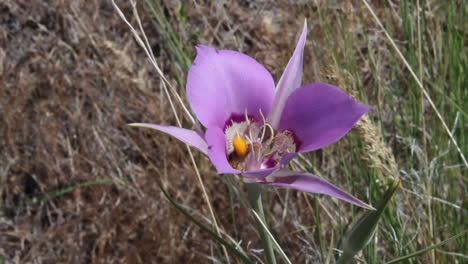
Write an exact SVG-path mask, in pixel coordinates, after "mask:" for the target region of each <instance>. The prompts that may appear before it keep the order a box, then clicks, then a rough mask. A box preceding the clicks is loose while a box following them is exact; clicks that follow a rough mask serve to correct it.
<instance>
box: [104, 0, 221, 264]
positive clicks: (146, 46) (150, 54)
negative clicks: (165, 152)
mask: <svg viewBox="0 0 468 264" xmlns="http://www.w3.org/2000/svg"><path fill="white" fill-rule="evenodd" d="M130 3H131V5H132V9H133V14H134V16H135V18H136V19H137V23H138V26H139V29H140V31H141V34H142V35H143V38H144V41H143V40H142V38H141V37H140V35H139V34H138V32H137V31H136V30H135V28H134V27H133V26H132V25H131V23H130V22H129V21H128V20H127V18H126V17H125V15H124V14H123V12H122V11H121V10H120V8H119V7H118V6H117V4H116V3H115V1H114V0H112V4H113V5H114V8H115V9H116V10H117V12H118V14H119V16H120V17H121V18H122V19H123V20H124V22H125V23H126V24H127V25H128V26H129V27H130V30H131V31H132V33H133V35H134V37H135V39H136V40H137V42H138V43H139V44H140V46H141V47H142V48H143V49H144V51H145V52H146V54H147V56H148V58H149V59H150V61H151V63H152V64H153V66H154V67H155V69H156V71H157V72H158V74H159V76H160V78H161V79H162V80H163V82H162V84H163V88H164V89H163V90H164V92H165V94H166V97H167V98H168V100H169V104H170V105H171V109H172V112H173V114H174V116H175V118H176V122H177V125H178V126H179V127H182V123H181V121H180V119H179V117H178V115H177V111H176V109H175V106H174V104H173V102H172V99H171V96H170V94H169V91H168V89H167V86H166V84H167V85H168V86H169V87H170V88H171V90H172V91H173V92H174V91H175V89H174V88H173V87H172V85H171V83H170V82H169V80H167V79H166V77H165V76H164V73H163V72H162V71H161V69H160V68H159V66H158V64H157V62H156V58H155V57H154V55H153V52H152V50H151V47H150V46H149V42H148V38H147V37H146V34H145V32H144V30H143V26H142V23H141V19H140V16H139V15H138V11H137V9H136V2H135V1H134V0H131V1H130ZM175 97H176V98H177V99H178V101H179V103H180V104H181V105H182V107H183V109H184V111H185V113H186V114H187V116H188V118H189V119H190V120H191V121H192V123H193V124H194V125H195V126H196V127H197V128H198V126H197V124H196V122H195V120H194V119H193V117H192V116H191V115H190V112H189V111H188V109H187V108H186V107H185V104H183V102H182V100H181V98H180V96H179V95H178V94H177V96H175ZM186 147H187V151H188V153H189V156H190V160H191V162H192V165H193V167H194V169H195V173H196V175H197V180H198V182H199V184H200V187H201V189H202V193H203V197H204V199H205V201H206V203H207V205H208V211H209V212H210V215H211V218H212V221H213V227H214V229H215V231H216V233H217V235H219V236H221V232H220V230H219V226H218V223H217V220H216V217H215V214H214V211H213V208H212V207H211V202H210V198H209V196H208V193H207V191H206V188H205V185H204V183H203V180H202V178H201V175H200V171H199V170H198V167H197V164H196V162H195V159H194V157H193V153H192V151H191V149H190V147H189V146H188V145H186ZM221 247H222V249H223V253H224V255H225V257H226V260H227V262H228V263H230V259H229V254H228V253H227V249H226V247H225V246H224V245H221Z"/></svg>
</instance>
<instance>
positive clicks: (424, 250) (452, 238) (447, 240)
mask: <svg viewBox="0 0 468 264" xmlns="http://www.w3.org/2000/svg"><path fill="white" fill-rule="evenodd" d="M466 232H468V229H467V230H465V231H463V232H461V233H459V234H457V235H454V236H453V237H451V238H448V239H446V240H444V241H442V242H440V243H437V244H435V245H432V246H430V247H427V248H424V249H421V250H418V251H416V252H414V253H412V254H409V255H406V256H404V257H400V258H396V259H394V260H391V261H389V262H385V263H384V264H391V263H397V262H400V261H403V260H407V259H409V258H412V257H415V256H418V255H421V254H424V253H426V252H428V251H431V250H433V249H435V248H438V247H440V246H443V245H445V244H447V243H448V242H450V241H452V240H454V239H457V238H459V237H461V236H463V235H464V234H466Z"/></svg>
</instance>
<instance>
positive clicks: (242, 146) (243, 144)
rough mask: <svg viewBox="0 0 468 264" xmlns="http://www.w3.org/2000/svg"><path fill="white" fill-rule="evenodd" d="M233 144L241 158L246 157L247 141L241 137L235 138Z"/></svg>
mask: <svg viewBox="0 0 468 264" xmlns="http://www.w3.org/2000/svg"><path fill="white" fill-rule="evenodd" d="M232 144H233V145H234V151H236V154H237V155H238V156H239V157H242V158H243V157H245V156H246V155H247V152H248V150H249V149H248V146H247V141H246V140H245V138H244V137H241V136H235V137H234V139H233V141H232Z"/></svg>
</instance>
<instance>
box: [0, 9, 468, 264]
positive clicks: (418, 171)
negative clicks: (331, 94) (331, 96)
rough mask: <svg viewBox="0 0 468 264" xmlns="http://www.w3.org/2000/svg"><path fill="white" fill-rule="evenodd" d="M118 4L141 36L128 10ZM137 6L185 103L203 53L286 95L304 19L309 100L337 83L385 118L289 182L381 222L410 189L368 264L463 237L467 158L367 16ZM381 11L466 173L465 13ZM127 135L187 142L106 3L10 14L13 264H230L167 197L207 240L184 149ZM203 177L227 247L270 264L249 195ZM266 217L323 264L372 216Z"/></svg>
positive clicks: (7, 177)
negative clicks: (258, 66) (325, 185)
mask: <svg viewBox="0 0 468 264" xmlns="http://www.w3.org/2000/svg"><path fill="white" fill-rule="evenodd" d="M117 3H118V4H119V6H120V7H121V8H122V10H123V12H124V13H125V14H126V15H127V16H128V17H130V20H131V22H132V23H135V20H134V18H132V8H131V5H130V4H129V2H128V1H125V0H121V1H117ZM137 3H138V4H137V7H138V10H139V13H140V15H141V18H142V22H143V28H144V29H145V31H146V33H147V35H148V38H149V42H150V45H151V47H152V50H153V52H154V53H155V56H156V58H157V60H158V62H159V64H160V67H161V68H162V70H163V71H164V73H165V75H166V77H167V78H168V79H169V80H170V81H171V82H173V84H174V85H175V86H176V87H177V88H178V91H179V93H180V94H182V95H183V94H184V85H185V78H186V73H187V71H188V69H189V67H190V65H191V62H192V60H193V58H194V56H195V49H194V46H195V45H196V44H199V43H202V44H207V45H212V46H215V47H217V48H223V49H233V50H239V51H242V52H244V53H246V54H248V55H250V56H252V57H254V58H256V59H257V60H258V61H259V62H261V63H262V64H264V65H265V67H266V68H267V69H268V70H270V72H271V73H272V74H273V76H274V78H275V80H278V78H279V77H280V75H281V73H282V70H283V69H284V67H285V65H286V63H287V61H288V59H289V56H290V55H291V54H292V51H293V49H294V46H295V43H296V40H297V37H298V35H299V33H300V31H301V29H302V24H303V21H304V19H307V21H308V24H309V37H308V41H307V44H306V49H305V62H304V80H303V82H304V83H309V82H313V81H325V82H330V83H334V84H336V85H339V86H340V87H341V88H343V89H344V90H346V91H348V92H350V93H352V94H353V95H354V96H355V97H356V98H357V99H358V100H360V101H361V102H365V103H367V104H370V105H372V106H374V110H373V111H371V112H370V113H369V114H367V119H366V120H364V121H363V122H361V123H360V124H359V125H358V126H357V127H356V128H355V129H353V130H352V131H351V132H350V133H349V134H348V135H347V136H346V137H345V138H344V139H343V140H341V141H339V142H338V143H336V144H334V145H332V146H329V147H327V148H325V149H322V150H319V151H316V152H313V153H309V154H307V155H304V156H302V157H300V158H298V159H297V161H296V162H295V163H294V164H292V165H291V166H296V167H299V168H300V169H305V170H308V171H310V172H312V173H315V174H317V175H320V176H321V177H324V178H326V179H328V180H330V181H331V182H333V183H335V184H336V185H338V186H340V187H342V188H344V189H346V190H348V191H349V192H350V193H352V194H354V195H356V196H357V197H359V198H361V199H362V200H364V201H366V202H369V203H371V204H373V203H376V202H377V201H378V200H379V199H380V198H381V197H382V195H383V193H384V192H385V189H386V187H387V186H386V184H387V183H388V182H389V179H391V178H392V177H396V176H397V175H395V169H396V171H397V172H396V174H399V176H400V178H401V181H402V184H401V188H400V189H399V191H397V193H396V195H395V197H394V198H393V200H392V201H391V202H390V204H389V205H388V208H387V209H386V210H385V212H384V214H383V216H382V219H381V221H380V225H379V228H378V230H377V232H376V235H375V236H374V238H373V239H372V240H371V241H370V243H369V245H368V247H367V248H366V249H365V250H363V251H362V252H361V253H360V254H359V255H358V256H357V259H358V260H357V261H358V262H359V263H383V262H385V261H390V260H392V259H395V258H397V257H400V256H404V255H407V254H411V253H413V252H415V251H417V250H419V249H423V248H426V247H429V246H431V245H433V244H436V243H438V242H441V241H443V240H445V239H447V238H449V237H451V236H453V235H456V234H459V233H461V232H463V231H464V230H465V229H466V228H467V224H466V216H467V210H468V208H467V203H466V189H467V186H466V181H467V178H466V173H467V168H466V166H465V165H464V164H463V160H462V159H461V155H460V153H459V152H457V150H456V148H455V146H454V144H453V143H452V142H451V140H450V138H449V135H448V133H447V131H446V130H445V129H444V127H443V126H442V123H441V120H440V119H439V118H437V116H436V114H435V111H434V108H433V107H432V106H431V105H430V104H429V103H428V100H427V98H425V97H424V95H423V93H422V90H421V88H420V87H419V86H418V85H417V83H416V81H415V79H414V78H413V77H412V76H411V74H410V72H409V71H408V69H407V68H406V67H405V66H404V64H403V62H402V60H401V59H400V58H399V57H398V55H397V53H396V51H395V49H394V48H393V47H392V46H391V44H390V42H389V40H388V38H387V37H386V36H385V34H384V32H383V31H382V30H381V28H379V26H378V25H377V24H376V22H375V20H374V19H373V18H372V16H371V14H370V13H369V11H368V10H367V9H366V7H365V5H364V4H363V3H362V2H361V1H332V0H330V1H320V0H317V1H299V0H298V1H293V0H289V1H287V0H284V1H268V0H253V1H178V0H167V1H158V0H141V1H138V2H137ZM370 4H371V6H372V8H373V10H374V11H375V13H376V14H377V16H378V17H379V19H380V20H381V21H382V23H383V25H384V27H385V29H386V30H387V31H388V33H389V34H390V36H392V38H393V39H394V41H395V43H396V45H397V46H398V48H399V49H400V50H401V51H402V53H403V55H404V56H405V57H406V58H407V60H408V62H409V64H410V66H411V67H412V69H414V71H415V72H416V75H417V76H418V78H419V79H420V80H421V81H422V83H423V85H424V88H425V90H426V91H427V93H428V94H429V95H430V97H431V98H432V100H433V101H434V104H435V106H436V107H437V109H438V110H439V111H440V113H441V115H442V117H443V120H444V121H445V122H446V124H447V126H448V127H449V129H450V130H451V133H453V135H454V138H455V139H456V141H457V142H458V145H459V146H460V148H461V153H462V154H463V155H467V153H468V142H467V141H466V140H467V137H468V134H467V133H466V131H467V129H468V125H467V124H468V122H467V120H468V111H467V107H466V102H467V101H468V89H467V87H468V77H467V76H468V75H467V72H468V52H467V51H468V45H467V35H468V21H467V19H468V4H467V3H466V1H463V0H454V1H441V0H440V1H438V0H411V1H409V0H402V1H372V2H371V3H370ZM184 99H185V98H184ZM178 109H179V110H180V107H179V108H178ZM179 113H182V111H179ZM180 117H182V115H180ZM130 122H151V123H158V124H167V125H175V124H176V121H175V117H174V115H173V114H172V112H171V111H170V107H169V103H168V101H167V99H165V97H164V94H163V90H162V88H161V82H160V80H159V77H158V76H157V74H156V72H155V70H154V69H153V68H152V66H151V65H150V63H148V59H147V57H146V55H145V53H144V52H143V50H142V49H141V48H140V47H139V46H138V45H137V43H136V42H135V41H134V39H133V38H132V35H131V33H130V31H129V29H128V27H127V26H126V25H125V24H124V22H123V21H122V20H121V19H120V17H119V16H118V15H117V13H116V12H115V10H114V9H113V7H112V4H111V2H110V1H101V0H86V1H85V0H50V1H40V0H35V1H29V0H6V1H2V2H0V263H183V262H190V263H208V262H215V263H218V262H222V261H225V259H224V258H225V256H224V254H223V253H222V251H221V248H220V247H219V246H218V245H217V244H216V242H214V241H212V239H211V237H210V236H209V235H207V234H206V233H205V232H203V231H202V230H201V229H199V228H198V227H197V226H195V225H194V224H193V223H192V222H190V221H189V220H187V219H186V218H185V217H184V216H183V215H182V214H180V213H179V212H178V211H177V210H176V209H175V208H174V207H173V206H172V205H171V204H170V203H169V202H168V201H167V200H166V199H165V198H164V196H163V194H162V193H161V191H160V188H159V186H158V184H157V182H158V181H160V182H162V183H163V185H164V187H165V188H166V189H167V190H168V192H169V194H170V195H171V197H173V198H174V199H175V200H177V201H178V202H179V203H180V204H181V205H183V207H184V208H185V209H186V210H188V211H189V212H190V213H191V214H192V215H193V216H195V217H196V218H197V219H199V220H200V221H202V222H204V223H205V224H207V225H209V222H210V216H209V213H208V210H207V205H206V203H205V201H204V200H203V199H202V195H201V190H200V187H199V184H198V181H197V179H196V176H195V172H194V170H193V168H192V167H191V162H190V160H189V158H188V156H187V154H186V148H185V147H184V145H183V144H181V143H179V142H178V141H177V140H175V139H172V138H170V137H169V136H166V135H163V134H161V133H157V132H155V131H148V130H140V129H135V128H129V127H128V126H127V125H126V124H127V123H130ZM183 124H184V125H185V126H186V127H188V126H189V125H190V122H188V120H184V119H183ZM195 159H196V161H197V164H198V167H199V169H200V172H201V175H202V178H203V181H204V184H205V186H206V188H207V191H208V193H209V196H210V198H211V201H210V202H211V204H212V206H213V208H214V211H215V215H216V217H217V220H218V222H219V225H220V227H221V229H222V230H224V232H225V233H227V234H229V235H230V236H231V237H232V238H233V239H234V240H235V241H237V242H238V243H239V246H240V247H241V248H242V249H243V250H244V251H245V252H246V253H247V254H248V256H249V257H251V258H252V259H256V258H258V257H260V258H262V254H263V253H262V252H261V250H259V249H261V243H260V241H259V238H258V236H257V235H256V233H255V229H254V228H253V227H254V223H253V221H252V220H251V218H250V216H249V212H248V210H247V209H246V203H245V199H244V198H243V197H244V196H245V193H244V187H243V185H242V184H241V183H240V182H239V180H238V179H236V178H234V177H232V176H228V175H226V176H218V175H216V173H215V170H214V168H212V167H211V165H210V163H209V162H208V161H207V159H206V158H205V157H204V156H203V155H201V154H196V156H195ZM267 201H268V208H267V209H268V211H269V212H270V217H269V220H270V226H271V230H272V232H273V233H274V235H275V237H276V238H277V240H278V242H279V244H280V245H281V246H282V247H283V249H284V250H285V252H286V254H287V255H288V256H289V258H290V259H291V261H292V262H293V263H322V262H325V261H326V260H327V259H329V257H328V255H329V252H332V254H336V250H335V249H338V248H339V243H340V238H342V237H343V236H344V234H346V231H347V230H348V229H349V226H350V225H351V224H352V223H354V222H355V221H356V220H357V219H358V218H359V216H360V215H361V214H362V213H363V209H360V208H356V207H353V206H351V205H349V204H345V203H344V202H340V201H338V200H335V199H332V198H330V197H325V196H320V195H312V194H304V193H301V192H298V191H294V190H286V189H279V188H278V189H273V188H272V189H269V190H268V197H267ZM467 242H468V238H467V236H466V235H464V236H461V237H459V238H458V239H455V240H453V241H451V242H450V243H447V244H446V245H444V246H442V247H439V248H437V249H435V250H433V251H431V252H429V253H426V254H423V255H420V256H417V257H414V258H411V259H407V260H405V261H403V262H402V263H466V262H467V261H468V256H467V255H466V252H467V248H468V243H467ZM230 258H231V261H232V262H236V261H235V257H234V256H230Z"/></svg>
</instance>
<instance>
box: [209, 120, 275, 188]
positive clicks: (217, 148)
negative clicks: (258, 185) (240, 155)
mask: <svg viewBox="0 0 468 264" xmlns="http://www.w3.org/2000/svg"><path fill="white" fill-rule="evenodd" d="M205 139H206V142H207V143H208V157H209V158H210V160H211V162H212V163H213V165H214V166H215V167H216V171H217V172H218V173H219V174H224V173H233V174H242V175H244V176H245V177H248V178H257V179H263V178H265V177H266V176H268V175H270V174H271V173H272V172H273V171H275V170H278V169H279V166H277V167H274V168H268V169H258V170H252V171H242V170H237V169H234V168H233V167H232V166H231V164H229V162H228V159H227V156H226V138H225V135H224V133H223V131H222V130H221V129H220V128H217V127H214V128H208V129H207V130H206V133H205Z"/></svg>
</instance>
